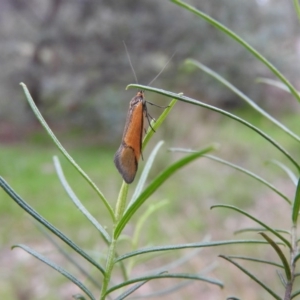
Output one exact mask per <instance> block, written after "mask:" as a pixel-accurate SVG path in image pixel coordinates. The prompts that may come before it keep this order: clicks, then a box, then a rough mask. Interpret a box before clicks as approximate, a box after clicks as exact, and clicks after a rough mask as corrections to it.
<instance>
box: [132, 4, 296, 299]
mask: <svg viewBox="0 0 300 300" xmlns="http://www.w3.org/2000/svg"><path fill="white" fill-rule="evenodd" d="M172 2H174V3H175V4H177V5H179V6H181V7H183V8H184V9H186V10H188V11H190V12H192V13H193V14H195V15H196V16H198V17H200V18H202V19H204V20H205V21H206V22H208V23H209V24H211V25H213V26H214V27H216V28H217V29H218V30H220V31H221V32H222V33H224V34H226V35H227V36H229V37H230V38H232V39H233V40H235V41H236V42H238V43H239V44H240V45H242V46H243V47H244V48H245V49H246V50H247V51H248V52H249V53H251V54H252V55H253V56H254V57H255V58H256V59H257V60H259V61H261V62H262V63H263V64H264V65H265V66H266V67H267V68H269V69H270V70H271V71H272V72H273V74H274V75H275V76H276V77H277V78H278V79H279V80H280V82H276V85H277V86H278V87H279V88H282V89H284V90H288V91H289V92H290V93H291V94H292V95H293V96H294V97H295V99H296V100H297V101H298V102H300V96H299V93H298V91H297V90H296V88H295V87H294V86H293V85H292V84H291V83H290V82H289V81H288V79H287V78H286V77H285V76H284V75H282V74H281V73H280V71H279V70H277V69H276V67H275V66H274V65H273V64H271V63H270V62H269V61H268V60H267V59H266V58H265V57H264V56H262V55H261V54H260V53H259V52H258V51H257V50H255V49H254V48H253V47H251V46H250V45H249V44H248V43H247V42H245V41H244V40H243V39H242V38H240V37H239V36H238V35H236V34H235V33H234V32H232V31H231V30H229V29H228V28H226V27H225V26H223V25H222V24H220V23H219V22H217V21H216V20H214V19H212V18H211V17H209V16H208V15H206V14H204V13H203V12H201V11H199V10H197V9H195V8H194V7H192V6H190V5H188V4H186V3H184V2H182V1H180V0H172ZM294 4H295V7H296V11H297V14H298V16H299V15H300V14H299V3H298V1H294ZM186 63H187V64H191V65H193V66H196V67H198V68H200V69H201V70H202V71H204V72H206V73H207V74H209V75H211V76H213V77H214V78H215V79H217V80H218V81H219V82H221V83H222V84H224V85H225V86H226V87H228V88H229V89H231V90H232V91H233V92H234V93H236V94H237V95H238V96H239V97H240V98H241V99H242V100H244V101H245V102H247V103H248V104H249V105H250V106H251V107H252V108H254V109H255V110H256V111H257V112H259V113H260V114H261V115H262V116H263V117H265V118H266V119H268V120H269V121H271V122H273V124H275V125H276V126H277V127H278V128H279V129H281V130H283V131H284V132H285V133H286V134H288V135H289V136H290V137H292V138H293V139H294V140H296V141H297V142H300V137H299V136H298V135H297V134H296V133H295V132H293V131H292V130H290V129H289V128H287V127H286V126H284V125H283V124H282V123H280V122H279V121H278V120H277V119H276V118H274V117H272V116H270V115H269V114H268V113H267V112H266V111H264V110H263V109H262V108H261V107H259V106H258V105H257V104H256V103H255V102H254V101H253V100H252V99H250V98H249V97H247V96H246V95H245V94H243V93H242V92H241V91H239V90H238V89H237V88H236V87H234V85H232V84H231V83H229V82H228V81H226V79H224V78H222V77H221V76H220V75H219V74H217V73H216V72H214V71H212V70H211V69H209V68H208V67H206V66H204V65H203V64H201V63H200V62H197V61H195V60H187V61H186ZM260 81H261V82H264V83H268V84H270V83H271V84H273V85H274V81H271V80H269V79H261V80H260ZM129 87H135V88H141V89H144V90H147V91H152V92H155V93H158V94H161V95H165V96H167V97H172V98H174V99H177V100H180V101H184V102H186V103H190V104H193V105H198V106H201V107H205V108H207V109H210V110H212V111H214V112H217V113H220V114H223V115H225V116H227V117H229V118H231V119H233V120H235V121H237V122H239V123H240V124H241V125H245V126H247V127H248V128H250V129H251V130H253V131H255V132H256V133H257V134H259V135H260V136H261V137H263V138H264V139H265V140H266V141H268V142H269V143H271V144H272V145H273V146H274V147H275V148H277V149H278V150H279V151H281V152H282V154H284V156H285V157H286V158H287V160H288V161H289V163H290V164H291V165H292V166H293V167H294V169H295V170H296V174H295V173H294V172H293V170H292V169H291V168H290V167H288V166H287V164H285V163H282V162H279V161H271V163H273V164H276V165H277V166H279V167H280V168H281V169H282V170H284V171H285V172H286V173H287V175H288V176H289V177H290V179H291V180H292V182H293V183H294V184H295V192H294V194H295V196H294V199H289V197H288V196H287V195H285V194H284V193H282V192H281V191H279V190H278V189H277V188H275V187H274V186H273V185H271V184H270V183H268V182H267V181H266V180H265V179H263V178H261V177H259V176H258V175H256V174H254V173H252V172H250V171H249V170H246V169H244V168H241V167H239V166H236V165H234V164H232V163H230V162H227V161H225V160H222V159H220V158H218V157H214V156H207V157H208V158H210V159H213V160H216V161H219V162H221V163H223V164H226V165H228V166H230V167H233V168H235V169H237V170H239V171H241V172H243V173H246V174H247V175H249V176H251V177H253V178H254V179H256V180H258V181H259V182H261V183H263V184H265V185H266V186H268V187H269V188H270V189H272V190H273V191H275V192H276V193H277V194H279V195H280V196H281V198H282V199H283V200H284V201H286V202H287V203H288V204H289V205H290V207H291V219H290V221H291V225H290V230H286V229H283V228H279V229H278V228H276V229H275V228H273V227H272V226H270V225H267V224H266V223H265V222H263V221H262V220H260V219H258V218H255V217H254V216H253V215H251V214H249V213H247V212H245V211H244V210H241V209H239V208H238V207H235V206H231V205H224V204H222V205H214V206H212V208H227V209H231V210H233V211H236V212H238V213H240V214H242V215H244V216H246V217H248V218H250V219H251V220H253V221H254V222H256V223H257V224H259V225H260V226H261V227H260V228H247V229H245V230H243V231H239V233H240V232H245V231H255V232H259V233H260V235H261V236H262V237H263V238H264V239H265V240H266V241H267V242H268V243H269V245H270V246H271V247H272V248H273V249H274V251H275V252H276V253H277V255H278V258H279V260H280V263H279V264H278V263H275V262H272V261H269V260H259V259H257V258H253V257H246V256H225V255H220V257H222V258H224V259H226V260H227V261H229V262H231V263H232V264H234V265H235V266H236V267H238V268H239V269H240V270H241V271H242V272H244V273H245V274H246V275H248V276H249V277H250V278H251V279H252V280H254V281H255V282H257V283H258V284H259V285H260V286H261V287H262V288H263V289H264V290H266V291H267V292H268V293H269V294H270V295H271V296H272V297H273V298H274V299H278V300H279V299H284V300H288V299H293V298H295V297H296V296H298V295H300V290H297V286H296V285H295V279H296V277H297V276H298V273H297V272H296V263H297V261H298V260H299V257H300V252H299V248H298V242H299V241H298V235H297V221H298V215H299V207H300V197H299V194H300V192H299V190H300V184H299V182H300V179H298V178H299V173H300V163H299V162H298V161H297V160H296V159H295V158H294V157H293V156H292V155H291V154H290V153H289V152H288V151H287V150H286V149H284V147H283V146H282V145H281V144H280V143H278V142H277V141H275V140H274V139H272V137H270V136H269V135H268V134H266V133H265V132H263V131H262V130H260V129H259V128H257V127H255V126H253V125H252V124H250V123H249V122H247V121H246V120H244V119H242V118H240V117H238V116H236V115H234V114H231V113H229V112H226V111H224V110H222V109H219V108H216V107H214V106H211V105H208V104H205V103H203V102H200V101H197V100H195V99H192V98H189V97H186V96H182V95H176V94H174V93H171V92H168V91H164V90H161V89H155V88H151V87H146V86H142V85H130V86H129ZM173 151H184V152H191V151H190V150H184V149H176V148H175V149H173ZM270 205H271V204H270ZM273 209H275V208H273ZM279 225H280V224H279ZM269 234H272V235H273V236H274V237H276V238H277V240H280V241H281V242H282V243H283V244H284V245H285V246H286V247H285V251H284V250H283V249H281V248H280V247H279V246H278V243H277V242H276V241H277V240H275V239H274V238H271V237H270V236H269ZM286 234H287V235H288V238H286V237H285V235H286ZM236 259H244V260H248V261H256V262H260V263H262V264H272V265H274V266H276V267H279V268H281V269H283V271H284V273H282V272H281V271H279V272H278V277H279V280H280V281H281V283H282V285H283V293H282V296H280V295H278V294H277V293H276V292H275V291H274V289H273V288H272V287H271V286H268V285H266V284H265V283H264V282H263V280H262V279H260V278H259V277H258V276H255V275H253V274H252V273H251V272H250V271H249V270H247V269H246V268H244V267H243V266H242V265H241V264H239V263H237V262H236V261H235V260H236ZM228 299H238V298H236V297H229V298H228Z"/></svg>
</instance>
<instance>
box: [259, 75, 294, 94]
mask: <svg viewBox="0 0 300 300" xmlns="http://www.w3.org/2000/svg"><path fill="white" fill-rule="evenodd" d="M255 81H256V82H258V83H264V84H268V85H272V86H275V87H277V88H278V89H281V90H283V91H285V92H288V93H291V91H290V90H289V88H288V87H287V86H286V85H285V84H284V83H282V82H280V81H277V80H274V79H270V78H262V77H259V78H257V79H256V80H255Z"/></svg>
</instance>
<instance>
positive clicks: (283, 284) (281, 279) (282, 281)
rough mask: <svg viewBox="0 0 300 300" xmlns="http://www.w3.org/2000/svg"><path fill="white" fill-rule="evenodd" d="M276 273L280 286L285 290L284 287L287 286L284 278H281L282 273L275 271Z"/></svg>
mask: <svg viewBox="0 0 300 300" xmlns="http://www.w3.org/2000/svg"><path fill="white" fill-rule="evenodd" d="M276 273H277V275H278V277H279V280H280V282H281V284H282V286H283V287H284V288H285V289H286V285H287V282H286V278H285V277H284V276H283V274H282V272H280V271H279V270H276Z"/></svg>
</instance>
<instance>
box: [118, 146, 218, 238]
mask: <svg viewBox="0 0 300 300" xmlns="http://www.w3.org/2000/svg"><path fill="white" fill-rule="evenodd" d="M214 149H216V146H209V147H206V148H204V149H203V150H201V151H199V152H197V153H193V154H191V155H188V156H186V157H184V158H182V159H180V160H178V161H177V162H175V163H174V164H172V165H171V166H169V167H168V168H167V169H165V170H164V171H163V172H162V173H160V174H159V175H158V176H157V177H156V178H155V179H154V180H153V181H152V182H151V183H150V184H149V185H148V187H147V188H146V189H145V190H144V191H143V192H142V193H141V194H140V195H139V197H138V198H137V199H136V201H135V202H134V203H133V204H132V205H131V206H129V208H128V209H127V210H126V212H125V214H124V215H123V217H122V218H121V220H120V221H119V222H118V224H117V226H116V228H115V231H114V238H115V239H117V238H118V237H119V235H120V234H121V232H122V230H123V228H124V227H125V225H126V224H127V223H128V221H129V220H130V219H131V217H132V216H133V215H134V213H135V212H136V211H137V210H138V209H139V208H140V207H141V205H142V204H143V203H144V202H145V201H146V200H147V199H148V198H149V197H150V196H151V195H152V194H153V193H154V192H155V191H156V190H157V189H158V188H159V187H160V186H161V185H162V184H163V183H164V182H165V181H166V180H167V179H168V178H169V177H170V176H171V175H173V174H174V173H175V172H176V171H178V170H179V169H181V168H182V167H183V166H185V165H187V164H188V163H190V162H192V161H193V160H195V159H197V158H199V157H200V156H202V155H203V154H205V153H207V152H210V151H212V150H214Z"/></svg>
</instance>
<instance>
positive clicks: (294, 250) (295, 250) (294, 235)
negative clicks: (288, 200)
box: [284, 223, 298, 300]
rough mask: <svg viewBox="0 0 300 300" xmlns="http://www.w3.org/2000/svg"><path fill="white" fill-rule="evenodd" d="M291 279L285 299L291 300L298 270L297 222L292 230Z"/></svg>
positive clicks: (286, 289)
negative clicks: (296, 259)
mask: <svg viewBox="0 0 300 300" xmlns="http://www.w3.org/2000/svg"><path fill="white" fill-rule="evenodd" d="M291 244H292V248H291V262H290V264H291V266H290V269H291V280H289V281H288V282H287V285H286V288H285V295H284V300H290V299H292V290H293V284H294V280H295V271H296V261H295V258H296V256H297V254H298V246H297V224H296V223H294V225H293V227H292V230H291Z"/></svg>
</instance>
